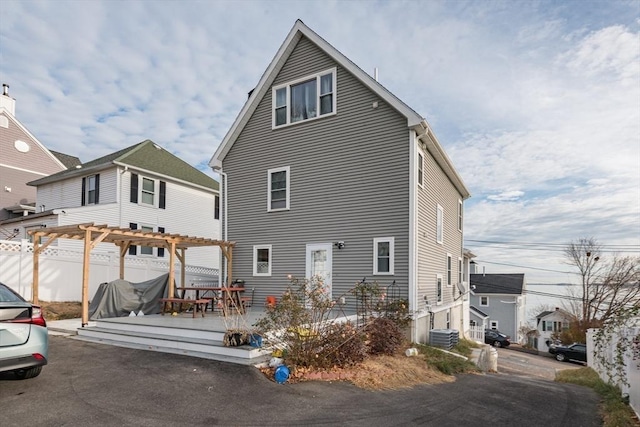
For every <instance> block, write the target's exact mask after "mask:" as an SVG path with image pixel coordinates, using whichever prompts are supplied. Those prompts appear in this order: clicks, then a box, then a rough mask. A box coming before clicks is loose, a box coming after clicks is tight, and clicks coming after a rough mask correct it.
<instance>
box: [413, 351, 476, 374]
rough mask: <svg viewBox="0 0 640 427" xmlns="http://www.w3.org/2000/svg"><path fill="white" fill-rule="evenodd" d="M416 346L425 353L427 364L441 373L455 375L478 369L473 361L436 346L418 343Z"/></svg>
mask: <svg viewBox="0 0 640 427" xmlns="http://www.w3.org/2000/svg"><path fill="white" fill-rule="evenodd" d="M416 347H417V348H418V351H419V352H420V354H424V355H425V359H426V361H427V364H428V365H430V366H433V367H435V368H436V369H438V370H439V371H440V372H442V373H443V374H447V375H455V374H463V373H467V372H477V371H478V367H477V366H476V365H475V364H474V363H473V362H470V361H469V360H465V359H463V358H461V357H457V356H453V355H451V354H447V353H445V352H443V351H442V350H440V349H438V348H436V347H431V346H428V345H423V344H418V345H417V346H416Z"/></svg>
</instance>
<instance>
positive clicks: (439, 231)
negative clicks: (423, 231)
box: [436, 205, 444, 245]
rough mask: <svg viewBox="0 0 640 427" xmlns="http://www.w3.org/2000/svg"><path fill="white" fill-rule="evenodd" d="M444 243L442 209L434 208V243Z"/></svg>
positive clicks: (440, 207)
mask: <svg viewBox="0 0 640 427" xmlns="http://www.w3.org/2000/svg"><path fill="white" fill-rule="evenodd" d="M443 242H444V208H443V207H442V206H440V205H438V206H437V208H436V243H438V244H440V245H441V244H443Z"/></svg>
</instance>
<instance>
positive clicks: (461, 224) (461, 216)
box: [458, 199, 464, 232]
mask: <svg viewBox="0 0 640 427" xmlns="http://www.w3.org/2000/svg"><path fill="white" fill-rule="evenodd" d="M463 228H464V205H463V203H462V200H460V199H458V231H460V232H462V229H463Z"/></svg>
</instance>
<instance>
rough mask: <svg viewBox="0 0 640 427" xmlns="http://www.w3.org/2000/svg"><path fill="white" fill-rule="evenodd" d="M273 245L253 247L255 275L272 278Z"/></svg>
mask: <svg viewBox="0 0 640 427" xmlns="http://www.w3.org/2000/svg"><path fill="white" fill-rule="evenodd" d="M272 253H273V250H272V248H271V245H255V246H254V247H253V275H254V276H265V277H266V276H271V255H272Z"/></svg>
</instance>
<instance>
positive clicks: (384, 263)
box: [373, 237, 394, 275]
mask: <svg viewBox="0 0 640 427" xmlns="http://www.w3.org/2000/svg"><path fill="white" fill-rule="evenodd" d="M393 245H394V238H393V237H378V238H375V239H373V274H383V275H392V274H393V264H394V260H393V258H394V248H393Z"/></svg>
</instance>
